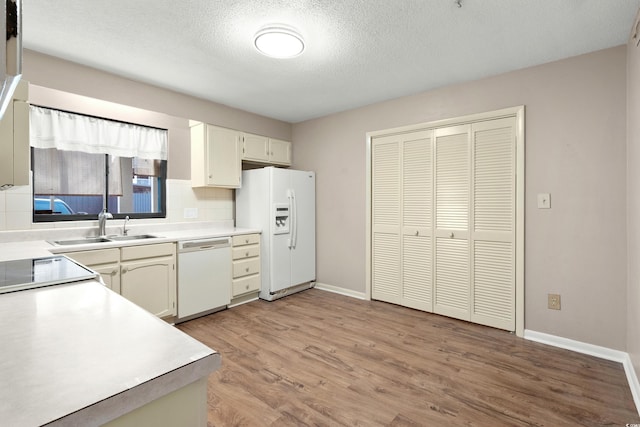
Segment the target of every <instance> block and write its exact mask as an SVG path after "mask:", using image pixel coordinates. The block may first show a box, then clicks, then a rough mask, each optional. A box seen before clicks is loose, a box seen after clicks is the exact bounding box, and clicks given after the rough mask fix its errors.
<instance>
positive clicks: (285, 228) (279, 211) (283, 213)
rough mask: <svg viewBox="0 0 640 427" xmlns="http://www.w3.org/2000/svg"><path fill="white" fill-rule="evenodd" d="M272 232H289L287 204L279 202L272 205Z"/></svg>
mask: <svg viewBox="0 0 640 427" xmlns="http://www.w3.org/2000/svg"><path fill="white" fill-rule="evenodd" d="M273 221H274V224H273V234H286V233H288V232H289V205H288V204H286V203H279V204H275V205H274V206H273Z"/></svg>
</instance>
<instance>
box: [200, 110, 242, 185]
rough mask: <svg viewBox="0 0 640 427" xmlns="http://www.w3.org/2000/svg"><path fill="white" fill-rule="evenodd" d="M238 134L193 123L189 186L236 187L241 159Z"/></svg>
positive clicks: (239, 179) (240, 171)
mask: <svg viewBox="0 0 640 427" xmlns="http://www.w3.org/2000/svg"><path fill="white" fill-rule="evenodd" d="M241 136H242V134H241V133H240V132H238V131H235V130H231V129H225V128H220V127H217V126H212V125H208V124H206V123H197V124H194V125H193V126H191V185H192V186H193V187H223V188H240V185H241V176H242V159H241V155H240V154H241V153H240V138H241Z"/></svg>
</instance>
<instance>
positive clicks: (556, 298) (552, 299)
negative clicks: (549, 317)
mask: <svg viewBox="0 0 640 427" xmlns="http://www.w3.org/2000/svg"><path fill="white" fill-rule="evenodd" d="M548 298H549V306H548V307H549V309H551V310H560V294H548Z"/></svg>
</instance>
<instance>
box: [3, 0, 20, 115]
mask: <svg viewBox="0 0 640 427" xmlns="http://www.w3.org/2000/svg"><path fill="white" fill-rule="evenodd" d="M3 3H4V9H3V14H2V16H4V17H5V19H0V34H5V33H6V35H7V36H6V42H3V41H2V40H0V83H1V84H2V89H0V119H2V117H4V113H5V112H6V111H7V107H8V106H9V104H11V99H12V96H13V93H14V92H15V90H16V87H17V86H18V82H19V81H20V77H21V76H22V0H6V1H4V2H3Z"/></svg>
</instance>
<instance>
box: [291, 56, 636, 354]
mask: <svg viewBox="0 0 640 427" xmlns="http://www.w3.org/2000/svg"><path fill="white" fill-rule="evenodd" d="M425 72H428V71H425ZM625 99H626V50H625V47H624V46H621V47H617V48H612V49H607V50H603V51H599V52H595V53H591V54H588V55H583V56H578V57H575V58H570V59H567V60H563V61H558V62H554V63H550V64H545V65H542V66H537V67H533V68H528V69H525V70H520V71H516V72H511V73H508V74H503V75H499V76H496V77H492V78H487V79H483V80H480V81H475V82H469V83H464V84H459V85H455V86H450V87H446V88H443V89H439V90H434V91H430V92H426V93H422V94H418V95H414V96H409V97H404V98H400V99H396V100H392V101H388V102H383V103H378V104H374V105H371V106H367V107H364V108H359V109H356V110H352V111H347V112H343V113H339V114H335V115H331V116H327V117H323V118H320V119H316V120H311V121H307V122H302V123H298V124H295V125H294V126H293V143H294V147H295V148H294V150H295V156H294V167H296V168H299V169H310V170H315V171H316V172H317V253H318V256H317V280H318V281H319V282H322V283H326V284H329V285H333V286H338V287H342V288H345V289H347V290H353V291H357V292H364V291H365V178H366V177H365V134H366V132H368V131H374V130H381V129H386V128H391V127H397V126H402V125H409V124H415V123H421V122H427V121H433V120H438V119H446V118H451V117H456V116H462V115H466V114H472V113H478V112H484V111H491V110H496V109H500V108H505V107H512V106H517V105H525V106H526V142H525V144H526V197H525V203H526V208H525V216H526V226H525V235H526V237H525V289H526V291H525V299H526V302H525V304H526V310H525V328H526V329H530V330H534V331H538V332H545V333H550V334H553V335H557V336H561V337H566V338H570V339H575V340H578V341H583V342H588V343H592V344H596V345H602V346H605V347H610V348H614V349H619V350H624V349H625V347H626V322H627V319H626V310H627V309H626V280H627V279H626V238H625V236H626V226H625V221H626V213H625V212H626V207H625V206H626V200H625V199H626V176H625V168H626V160H625V150H626V142H625V141H626V129H625V126H626V119H625V112H626V104H625ZM547 192H548V193H551V204H552V209H550V210H538V209H537V208H536V194H537V193H547ZM547 293H560V294H561V295H562V310H561V311H552V310H548V309H547V308H546V306H547Z"/></svg>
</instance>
